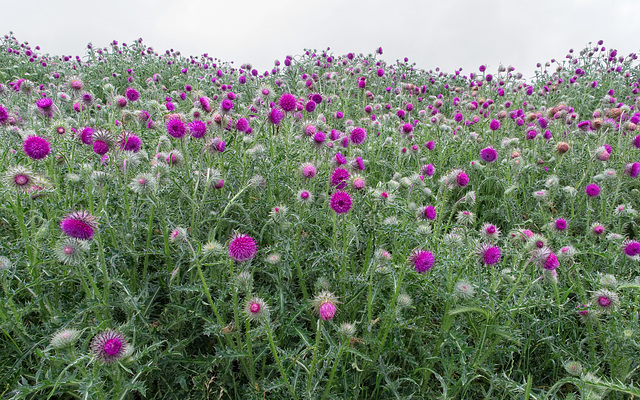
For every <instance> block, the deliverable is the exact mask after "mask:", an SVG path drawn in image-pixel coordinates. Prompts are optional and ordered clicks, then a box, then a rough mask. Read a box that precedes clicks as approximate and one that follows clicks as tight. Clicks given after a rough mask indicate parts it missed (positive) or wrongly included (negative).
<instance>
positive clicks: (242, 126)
mask: <svg viewBox="0 0 640 400" xmlns="http://www.w3.org/2000/svg"><path fill="white" fill-rule="evenodd" d="M236 129H237V130H238V132H247V131H248V130H249V121H248V120H247V119H246V118H240V119H238V121H236Z"/></svg>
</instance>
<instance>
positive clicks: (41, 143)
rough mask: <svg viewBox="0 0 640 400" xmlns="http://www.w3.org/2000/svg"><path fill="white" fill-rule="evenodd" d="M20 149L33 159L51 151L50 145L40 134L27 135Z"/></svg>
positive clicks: (42, 156) (40, 158) (46, 154)
mask: <svg viewBox="0 0 640 400" xmlns="http://www.w3.org/2000/svg"><path fill="white" fill-rule="evenodd" d="M22 149H23V150H24V153H25V154H26V155H28V156H29V157H30V158H32V159H34V160H42V159H43V158H45V157H46V156H48V155H49V154H50V153H51V145H50V144H49V142H48V141H47V139H45V138H42V137H40V136H29V137H27V139H25V141H24V143H23V145H22Z"/></svg>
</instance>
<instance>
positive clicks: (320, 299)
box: [311, 290, 338, 321]
mask: <svg viewBox="0 0 640 400" xmlns="http://www.w3.org/2000/svg"><path fill="white" fill-rule="evenodd" d="M337 303H338V298H337V297H336V296H335V295H334V294H333V293H331V292H329V291H326V290H325V291H322V292H320V293H319V294H318V295H316V296H315V297H314V298H313V300H311V304H312V306H313V311H314V312H315V313H316V315H318V316H319V317H320V319H322V320H324V321H331V320H332V319H333V317H334V316H335V314H336V312H337V309H336V304H337Z"/></svg>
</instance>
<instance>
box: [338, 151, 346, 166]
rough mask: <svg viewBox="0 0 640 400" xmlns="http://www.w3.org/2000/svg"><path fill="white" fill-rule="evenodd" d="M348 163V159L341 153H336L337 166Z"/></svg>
mask: <svg viewBox="0 0 640 400" xmlns="http://www.w3.org/2000/svg"><path fill="white" fill-rule="evenodd" d="M346 163H347V158H346V157H345V156H343V155H342V154H341V153H336V164H337V165H345V164H346Z"/></svg>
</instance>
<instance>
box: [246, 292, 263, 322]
mask: <svg viewBox="0 0 640 400" xmlns="http://www.w3.org/2000/svg"><path fill="white" fill-rule="evenodd" d="M243 311H244V315H245V317H246V318H247V319H248V320H249V321H259V322H261V321H264V320H265V319H267V318H268V317H269V306H268V305H267V302H266V301H264V300H263V299H261V298H260V297H252V298H250V299H247V301H246V302H245V304H244V308H243Z"/></svg>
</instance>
